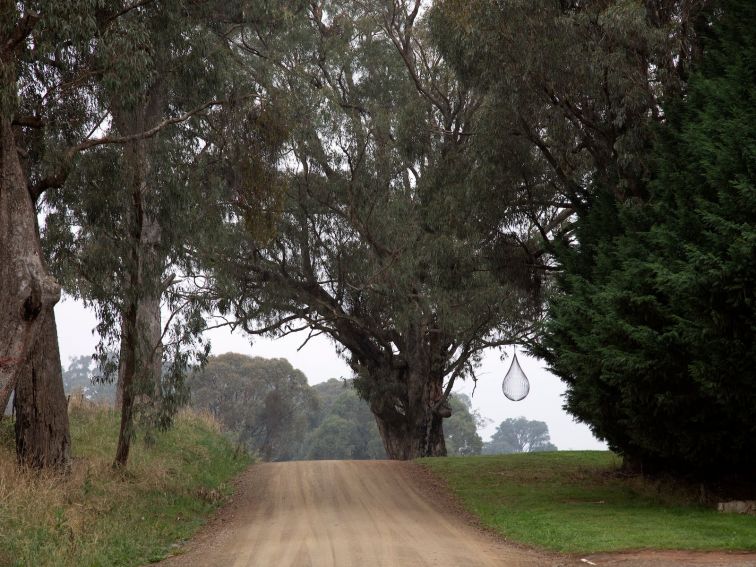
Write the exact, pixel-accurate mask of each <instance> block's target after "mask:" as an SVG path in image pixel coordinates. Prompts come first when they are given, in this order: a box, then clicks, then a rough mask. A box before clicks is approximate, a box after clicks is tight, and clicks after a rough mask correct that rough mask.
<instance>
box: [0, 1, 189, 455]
mask: <svg viewBox="0 0 756 567" xmlns="http://www.w3.org/2000/svg"><path fill="white" fill-rule="evenodd" d="M148 4H150V3H149V2H133V3H132V2H123V1H116V0H112V1H110V0H108V1H102V0H75V1H67V2H36V1H29V2H2V3H0V35H1V36H2V38H1V39H2V49H1V51H2V53H1V54H0V61H1V62H2V74H1V77H0V83H1V84H0V94H1V96H0V168H1V169H2V176H1V181H0V405H2V406H3V408H4V407H5V405H6V404H7V401H8V398H9V396H10V394H11V392H12V391H13V390H14V389H15V391H16V396H15V404H16V413H17V419H16V438H17V451H18V454H19V458H20V460H22V461H24V462H27V463H30V464H33V465H36V466H48V465H59V464H64V463H65V462H66V461H67V457H68V447H69V444H70V440H69V435H68V421H67V414H66V403H65V397H64V395H63V388H62V381H61V369H60V358H59V353H58V346H57V332H56V328H55V318H54V315H53V306H54V305H55V303H56V302H57V301H58V299H59V297H60V286H59V284H58V283H57V281H56V280H55V278H53V277H52V276H51V273H50V270H49V269H48V266H47V265H46V263H45V261H44V259H43V254H42V249H41V245H40V237H39V228H38V225H37V208H38V205H39V200H40V198H41V197H43V196H44V195H45V193H46V192H48V191H50V190H51V189H54V188H58V187H62V186H63V185H64V183H65V182H66V180H67V178H68V177H69V176H70V174H71V173H72V171H74V170H75V167H74V165H75V162H76V161H77V156H78V155H79V154H80V153H81V152H83V151H85V150H92V149H94V148H98V147H102V146H108V145H113V144H126V145H131V146H132V147H133V145H134V143H136V142H137V141H138V140H141V139H146V138H150V137H152V136H154V135H156V134H157V133H159V132H160V131H162V130H163V129H164V128H166V127H168V126H170V125H172V124H175V123H179V122H182V121H184V120H186V119H187V118H188V117H189V116H191V115H192V114H193V113H195V112H196V111H197V110H198V109H196V108H193V109H186V108H185V107H182V106H181V105H175V106H172V107H171V108H170V109H169V111H168V112H166V113H164V114H162V115H161V116H160V119H159V120H157V121H156V122H154V123H151V122H150V119H152V118H155V117H154V116H150V117H146V119H145V120H143V121H141V122H139V123H138V124H130V125H129V126H130V127H129V128H128V129H125V128H124V129H123V131H119V130H117V129H116V128H115V127H114V125H115V122H116V120H115V117H114V115H113V114H112V113H111V111H110V109H109V108H107V107H104V106H103V105H102V102H103V98H102V97H101V96H100V93H101V90H102V89H103V88H104V87H103V85H107V88H110V89H111V91H112V92H114V91H115V90H116V89H117V90H118V95H119V98H120V100H121V101H122V102H124V104H127V103H126V102H125V101H133V100H136V99H138V98H139V96H140V95H141V93H142V92H143V91H142V90H141V89H142V87H143V84H142V79H141V76H140V72H141V71H147V72H149V69H143V68H140V65H142V63H143V61H144V60H145V57H144V53H142V52H140V48H141V47H143V46H144V41H143V40H144V39H145V38H144V37H143V36H142V37H138V36H137V35H136V34H138V33H140V32H141V31H142V30H139V29H138V28H133V27H130V26H129V25H128V24H126V23H124V22H125V21H126V20H130V19H132V18H135V17H137V16H138V15H139V14H141V13H142V12H143V11H144V10H145V9H146V6H147V5H148ZM192 4H196V3H192ZM179 13H183V12H181V11H179ZM116 38H117V39H118V40H119V41H121V43H122V45H120V47H119V46H117V45H116V43H114V41H113V40H114V39H116ZM124 45H131V46H137V48H136V49H131V50H126V49H124ZM108 49H109V50H110V51H109V52H108V53H107V56H103V51H106V52H107V51H108ZM108 81H110V83H108ZM132 185H134V184H132ZM88 191H89V192H92V193H99V194H100V195H101V196H102V197H103V198H105V199H107V198H117V197H116V196H115V195H116V193H118V192H119V191H120V192H121V193H122V192H123V189H120V188H114V187H113V186H110V187H97V186H90V187H88Z"/></svg>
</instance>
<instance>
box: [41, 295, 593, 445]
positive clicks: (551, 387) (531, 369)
mask: <svg viewBox="0 0 756 567" xmlns="http://www.w3.org/2000/svg"><path fill="white" fill-rule="evenodd" d="M55 314H56V318H57V323H58V335H59V338H60V355H61V359H62V361H63V366H64V367H67V366H68V363H69V360H70V359H71V358H72V357H74V356H80V355H89V354H92V353H93V352H94V346H95V344H97V336H96V335H95V334H94V333H93V332H92V330H93V329H94V327H95V324H96V319H95V316H94V313H93V312H92V311H90V310H87V309H86V308H85V307H84V306H83V305H82V304H81V303H79V302H76V301H74V300H73V299H71V298H69V297H64V298H63V300H62V301H61V302H60V303H59V304H58V305H57V306H56V308H55ZM209 337H210V341H211V343H212V353H213V354H223V353H226V352H238V353H243V354H247V355H250V356H262V357H265V358H286V359H288V360H289V362H290V363H291V364H292V366H294V367H295V368H297V369H299V370H301V371H302V372H304V374H305V375H306V376H307V379H308V381H309V382H310V384H317V383H318V382H323V381H325V380H328V379H329V378H339V377H350V376H351V370H350V369H349V367H348V366H347V365H346V363H345V362H344V361H343V360H342V359H340V358H339V357H338V356H337V355H336V351H335V350H334V348H333V345H332V344H331V343H330V341H328V340H327V339H325V338H323V337H315V338H313V339H312V340H310V341H309V342H308V343H307V345H306V346H305V347H304V348H303V349H302V350H300V351H297V349H298V348H299V346H300V345H301V344H302V342H303V341H304V340H305V338H306V337H307V334H306V333H300V334H299V335H291V336H288V337H284V338H281V339H276V340H268V339H261V338H259V337H255V339H254V342H252V343H250V340H249V338H248V337H247V336H245V335H244V334H243V333H240V332H238V333H235V334H231V333H230V332H229V331H228V330H226V329H216V330H214V331H210V332H209ZM511 353H512V349H511V348H510V349H508V351H507V354H508V355H509V356H508V357H507V359H506V360H503V361H502V360H500V354H501V353H500V352H499V351H497V350H492V351H491V352H489V353H487V355H486V356H485V357H484V359H483V364H482V366H481V368H480V369H479V370H478V376H479V380H478V385H477V388H476V389H475V395H474V396H473V398H472V403H473V407H474V408H475V409H477V410H478V411H479V412H480V414H481V415H482V416H483V417H486V418H488V419H489V420H490V424H489V425H488V426H487V427H485V428H484V429H483V430H482V431H481V435H482V437H483V439H484V440H485V439H488V438H489V437H490V436H491V434H492V433H493V432H494V431H495V430H496V426H497V425H498V424H499V423H500V422H501V421H503V420H505V419H507V418H508V417H519V416H525V417H527V418H528V419H537V420H539V421H545V422H546V423H547V424H548V426H549V432H550V433H551V440H552V442H553V443H554V444H555V445H556V446H557V447H558V448H559V449H562V450H566V449H606V446H605V445H604V444H603V443H601V442H600V441H598V440H597V439H596V438H594V437H593V435H592V434H591V432H590V431H589V429H588V427H586V426H585V425H582V424H579V423H575V422H574V421H573V419H572V417H571V416H570V415H568V414H567V413H566V412H565V411H564V410H563V409H562V404H563V400H562V394H563V393H564V386H563V384H562V382H561V381H560V380H559V379H558V378H556V377H555V376H553V375H552V374H550V373H549V372H547V371H546V370H545V369H544V367H543V364H542V363H541V362H540V361H538V360H537V359H534V358H530V357H528V356H526V355H525V354H523V353H518V355H517V358H518V359H519V361H520V365H521V366H522V369H523V371H524V372H525V374H526V375H527V376H528V378H529V380H530V394H529V395H528V397H527V398H525V399H524V400H523V401H521V402H511V401H509V400H508V399H507V398H505V397H504V395H503V394H502V392H501V382H502V380H503V378H504V375H505V374H506V372H507V370H508V368H509V365H510V363H511V360H512V358H511ZM472 386H473V385H472V383H464V382H463V383H460V384H458V385H457V386H456V387H455V390H456V391H460V392H464V393H466V394H468V395H470V394H472Z"/></svg>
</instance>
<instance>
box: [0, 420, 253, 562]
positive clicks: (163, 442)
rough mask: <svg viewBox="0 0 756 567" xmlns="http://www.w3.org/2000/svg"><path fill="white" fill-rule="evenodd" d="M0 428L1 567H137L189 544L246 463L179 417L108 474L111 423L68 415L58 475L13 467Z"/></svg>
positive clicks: (6, 434)
mask: <svg viewBox="0 0 756 567" xmlns="http://www.w3.org/2000/svg"><path fill="white" fill-rule="evenodd" d="M9 421H10V420H5V421H4V422H3V423H2V424H0V567H11V566H13V567H16V566H19V567H20V566H24V567H25V566H34V567H37V566H39V567H46V566H50V567H52V566H55V567H69V566H70V567H74V566H77V567H78V566H82V567H84V566H103V567H104V566H111V565H112V566H115V565H124V566H125V565H143V564H145V563H149V562H153V561H157V560H159V559H161V558H163V557H165V556H166V555H168V554H170V553H171V551H172V550H174V549H175V544H176V543H177V542H181V541H182V540H185V539H186V538H188V537H190V536H191V535H192V534H193V533H194V532H195V531H196V530H197V529H198V528H199V527H200V526H201V525H202V524H203V523H204V521H205V520H206V519H207V517H208V515H209V513H210V512H211V511H212V510H213V509H215V508H216V507H217V506H218V505H219V504H220V503H221V502H222V501H223V499H224V496H225V495H227V494H228V493H229V491H230V486H229V484H228V482H229V480H231V478H232V477H234V476H235V475H236V474H238V473H239V472H240V471H241V470H243V469H244V468H245V467H246V466H247V465H248V464H249V458H248V457H247V456H246V455H238V454H236V453H235V451H234V447H233V445H232V444H231V443H230V442H229V441H227V440H226V439H225V438H224V437H223V436H222V435H221V434H220V432H219V429H218V428H217V426H216V425H215V424H214V423H213V422H212V420H210V419H207V418H206V417H201V416H197V415H192V414H188V413H187V414H182V415H180V416H179V417H178V419H177V421H176V425H175V427H174V428H172V429H171V430H170V431H168V432H165V433H158V434H157V435H156V437H155V440H154V442H153V443H151V444H149V445H148V444H146V443H145V442H144V441H141V440H136V441H135V442H134V443H133V445H132V453H131V457H130V461H129V466H128V469H127V470H126V471H125V472H116V471H113V470H112V469H111V467H110V463H111V462H112V458H113V455H114V451H115V441H116V435H117V426H118V416H117V414H115V413H114V412H112V411H109V410H105V409H102V408H95V407H78V408H75V411H74V412H73V413H72V415H71V434H72V447H73V455H74V458H73V466H72V470H71V473H70V474H69V475H67V476H60V475H51V474H37V473H30V472H28V471H21V470H19V468H18V467H16V466H15V457H14V455H13V442H12V429H11V428H12V424H10V423H8V422H9Z"/></svg>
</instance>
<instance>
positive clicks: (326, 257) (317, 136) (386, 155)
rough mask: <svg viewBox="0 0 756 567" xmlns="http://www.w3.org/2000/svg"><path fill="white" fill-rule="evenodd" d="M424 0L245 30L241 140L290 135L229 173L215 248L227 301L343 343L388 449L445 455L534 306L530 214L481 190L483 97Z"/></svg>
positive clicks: (316, 11)
mask: <svg viewBox="0 0 756 567" xmlns="http://www.w3.org/2000/svg"><path fill="white" fill-rule="evenodd" d="M425 8H427V6H424V5H423V3H422V2H420V1H415V2H407V1H398V0H397V1H395V2H389V3H386V2H380V1H358V0H348V1H326V2H310V3H309V6H308V8H307V11H306V14H304V17H303V16H302V15H292V16H291V18H290V21H289V25H288V33H286V34H281V35H277V36H275V37H272V36H270V35H268V34H266V33H265V32H264V30H260V29H255V28H254V27H252V28H247V29H245V30H244V31H243V32H242V33H240V35H239V36H238V37H237V38H236V49H237V50H238V52H239V53H240V55H242V56H243V57H245V58H246V60H247V61H248V67H249V69H250V72H253V73H254V74H255V76H256V78H257V80H258V81H259V82H260V84H261V85H262V90H263V92H264V95H265V99H266V100H267V101H268V102H267V106H266V107H264V108H261V112H264V113H265V115H266V116H268V122H267V124H270V127H269V128H265V127H264V125H265V124H266V122H265V121H262V123H261V124H262V126H263V127H261V128H258V129H257V130H255V132H254V133H253V134H250V142H248V144H249V145H251V146H252V147H255V143H256V141H260V140H266V139H267V138H268V137H270V135H271V132H273V133H274V134H275V137H277V138H280V137H281V133H282V132H284V133H285V134H286V135H285V136H283V142H282V144H281V146H282V149H283V150H284V151H283V152H282V157H281V158H280V159H279V160H278V162H277V164H274V165H271V164H270V163H268V164H266V163H261V162H256V163H252V164H249V165H248V167H247V168H246V171H247V172H248V173H249V174H248V175H244V174H243V171H245V170H243V169H240V168H238V167H237V168H236V171H237V174H236V175H235V176H229V177H228V178H227V179H226V181H227V183H228V185H229V187H230V188H231V190H232V191H233V199H234V209H233V213H232V215H231V219H232V222H230V223H229V225H228V226H229V233H228V234H227V240H225V241H223V246H219V247H218V249H217V251H216V252H215V254H214V256H213V257H214V261H215V263H216V267H217V270H216V274H215V275H216V278H217V281H216V283H217V286H218V292H219V293H220V294H221V296H222V297H225V298H227V299H223V300H221V301H220V302H219V306H220V307H221V308H222V309H225V310H227V311H230V312H232V313H233V314H234V315H235V316H236V317H237V318H238V320H239V321H240V323H241V325H243V327H244V328H245V329H246V330H247V331H248V332H250V333H254V334H271V335H274V336H280V335H283V334H287V333H290V332H294V331H296V330H297V329H309V331H310V335H311V336H312V335H317V334H324V335H326V336H328V337H329V338H331V339H332V340H333V341H334V342H335V343H336V345H337V348H338V349H339V351H340V352H341V353H342V354H343V355H344V356H345V358H346V359H347V360H348V362H349V364H350V366H351V367H352V369H353V370H354V372H355V375H356V380H355V384H356V387H357V389H358V391H359V393H360V394H361V395H362V397H364V398H365V399H366V400H367V401H368V402H369V404H370V408H371V410H372V412H373V414H374V415H375V419H376V421H377V423H378V427H379V430H380V432H381V436H382V438H383V441H384V444H385V448H386V452H387V454H388V455H389V456H390V457H391V458H395V459H410V458H414V457H418V456H423V455H444V454H445V446H444V436H443V428H442V421H443V419H444V418H445V417H448V416H449V415H450V411H451V410H450V407H449V404H448V396H449V393H450V392H451V389H452V386H453V384H454V382H455V380H458V379H460V378H463V377H466V376H473V375H474V368H475V365H476V362H477V361H478V360H479V357H480V354H481V352H482V351H483V350H484V349H486V348H490V347H495V346H500V345H504V344H509V343H512V342H519V341H522V340H524V338H525V337H526V336H527V335H528V333H529V332H530V330H531V326H532V324H533V322H534V321H535V320H536V319H537V318H538V317H539V315H540V308H539V301H538V293H539V288H540V285H539V284H540V279H541V278H540V271H539V268H541V267H542V266H540V261H539V259H538V258H537V257H535V256H533V255H530V254H529V253H528V251H527V250H526V249H525V248H524V247H522V246H521V244H520V243H521V241H522V240H523V238H527V237H528V235H527V234H523V233H527V231H528V223H527V221H526V219H523V218H522V217H521V216H518V214H517V211H515V210H513V211H511V213H512V214H511V215H507V216H506V217H504V218H497V219H495V220H492V218H491V217H490V215H489V214H488V211H487V210H486V208H485V207H481V206H480V200H479V197H480V195H481V194H482V193H481V192H482V191H483V190H485V187H484V186H483V184H482V183H483V180H484V179H485V176H484V175H483V172H482V171H481V170H480V165H481V164H480V160H479V159H478V155H477V154H476V152H475V151H474V149H473V145H472V144H471V142H470V140H471V137H472V136H473V135H474V133H475V128H476V126H477V125H478V111H479V107H480V104H481V99H480V98H479V97H478V96H477V95H476V93H475V92H474V91H473V90H471V89H468V88H466V87H464V86H462V85H461V84H460V83H459V82H458V81H457V79H456V77H455V75H454V73H453V72H452V70H451V69H450V68H449V67H448V66H447V64H446V62H445V61H444V59H443V57H441V55H440V54H439V52H438V51H437V50H436V49H435V48H434V46H433V43H432V41H431V40H430V36H429V30H428V27H427V22H426V20H425V16H424V14H425ZM258 125H260V123H259V124H258ZM244 155H245V152H244V151H240V150H239V148H237V149H236V150H235V151H230V149H229V151H228V152H227V156H226V157H227V158H228V159H231V160H232V161H233V160H234V159H235V160H237V161H244V159H243V158H244ZM270 186H274V187H275V191H274V192H273V194H274V195H275V198H272V197H271V193H270V192H264V193H262V195H263V198H260V195H261V191H260V189H261V187H270ZM266 211H267V213H268V214H266ZM263 221H265V222H263Z"/></svg>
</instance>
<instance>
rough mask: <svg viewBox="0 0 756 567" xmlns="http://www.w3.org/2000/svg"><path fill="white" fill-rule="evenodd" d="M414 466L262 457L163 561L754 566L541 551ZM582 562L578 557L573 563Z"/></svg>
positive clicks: (173, 564)
mask: <svg viewBox="0 0 756 567" xmlns="http://www.w3.org/2000/svg"><path fill="white" fill-rule="evenodd" d="M425 474H427V473H425V472H424V471H423V469H421V468H420V467H419V466H417V465H414V464H412V463H400V462H395V461H310V462H290V463H266V464H261V465H256V466H254V467H252V468H251V469H250V470H249V471H248V472H247V473H245V475H244V476H243V477H242V478H241V479H240V482H239V484H238V486H237V491H236V495H235V496H234V499H233V501H232V503H231V504H230V505H229V506H227V507H226V508H224V509H223V510H222V511H221V513H220V514H219V515H218V516H217V517H216V518H215V520H214V521H213V522H212V523H211V524H210V525H209V526H208V528H206V529H205V530H204V531H203V532H202V533H201V534H200V535H199V537H198V538H196V539H195V540H193V541H192V543H191V544H189V546H188V547H187V549H186V553H183V554H181V555H179V556H176V557H174V558H171V559H169V560H167V561H165V562H163V563H161V565H163V566H164V567H426V566H427V567H558V566H561V567H573V566H576V565H580V566H585V565H602V566H603V565H616V566H618V567H619V566H622V567H638V566H646V565H653V566H655V567H678V566H688V565H707V566H709V567H713V566H715V565H716V566H719V565H726V566H735V565H737V566H756V558H754V556H752V555H751V556H745V555H740V556H738V555H727V554H718V555H716V554H712V555H710V556H709V555H701V554H686V553H675V552H671V553H657V552H653V553H639V554H624V555H622V554H613V555H603V556H594V557H588V558H587V559H588V561H589V562H586V560H585V559H584V558H580V557H574V556H573V557H571V556H564V555H561V556H560V555H549V554H543V553H538V552H535V551H531V550H527V549H523V548H520V547H516V546H513V545H507V544H506V543H503V542H501V541H499V540H498V539H497V538H494V537H491V536H490V535H488V534H486V533H484V532H482V531H481V530H479V529H477V528H475V527H473V526H472V525H471V524H470V523H468V522H467V521H465V519H464V514H461V513H460V512H459V510H456V509H455V508H454V506H453V504H452V503H451V501H450V500H449V497H448V495H447V494H445V493H444V491H443V490H438V489H433V488H432V485H431V487H430V488H429V483H428V482H425V480H426V479H425V477H424V476H423V475H425ZM581 560H582V561H581Z"/></svg>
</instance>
